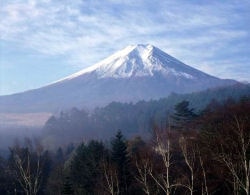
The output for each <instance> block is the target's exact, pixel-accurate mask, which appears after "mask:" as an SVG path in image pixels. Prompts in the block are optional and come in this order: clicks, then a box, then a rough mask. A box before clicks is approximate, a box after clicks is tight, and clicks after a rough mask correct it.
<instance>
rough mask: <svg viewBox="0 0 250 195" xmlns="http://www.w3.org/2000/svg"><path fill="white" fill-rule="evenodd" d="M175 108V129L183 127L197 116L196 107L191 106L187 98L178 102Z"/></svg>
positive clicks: (173, 123)
mask: <svg viewBox="0 0 250 195" xmlns="http://www.w3.org/2000/svg"><path fill="white" fill-rule="evenodd" d="M174 110H175V112H174V114H173V115H172V119H173V122H172V127H174V128H175V129H183V128H184V125H185V124H187V123H188V122H190V121H191V120H192V119H194V118H195V117H196V114H195V113H194V109H192V108H191V109H190V108H189V101H186V100H184V101H181V102H180V103H178V104H176V105H175V107H174Z"/></svg>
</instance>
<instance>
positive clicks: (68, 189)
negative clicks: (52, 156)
mask: <svg viewBox="0 0 250 195" xmlns="http://www.w3.org/2000/svg"><path fill="white" fill-rule="evenodd" d="M62 194H70V195H71V194H74V190H73V184H72V182H71V181H70V178H69V177H66V178H65V182H64V184H63V190H62Z"/></svg>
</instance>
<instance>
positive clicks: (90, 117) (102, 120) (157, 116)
mask: <svg viewBox="0 0 250 195" xmlns="http://www.w3.org/2000/svg"><path fill="white" fill-rule="evenodd" d="M243 95H244V96H245V97H249V96H250V85H235V86H230V87H222V88H218V89H208V90H206V91H202V92H197V93H191V94H175V93H173V94H171V95H169V96H168V97H166V98H162V99H159V100H151V101H148V102H146V101H139V102H137V103H117V102H113V103H110V104H109V105H107V106H105V107H103V108H96V109H95V110H94V111H93V112H91V113H88V112H86V111H84V110H78V109H76V108H74V109H72V110H71V111H68V112H67V113H64V112H62V113H61V115H60V116H58V117H51V118H50V119H49V120H48V121H47V123H46V125H45V127H44V132H45V134H44V136H45V139H46V137H47V136H48V137H49V139H50V140H51V139H52V141H53V144H55V145H56V146H59V145H63V144H65V142H66V143H67V142H69V141H68V140H70V141H72V142H74V141H76V142H80V141H82V140H81V138H82V137H84V139H85V140H90V139H91V138H93V137H96V138H97V139H109V138H110V137H111V136H112V135H113V134H114V133H115V130H117V129H122V130H123V133H124V135H125V136H126V137H129V138H130V137H133V136H134V135H140V136H142V137H143V138H148V137H150V135H151V130H152V124H158V125H160V126H162V125H163V124H165V123H166V119H167V118H169V116H170V115H171V114H172V113H173V111H174V106H175V105H176V104H178V103H180V102H182V101H188V102H189V106H190V108H193V109H195V110H196V111H197V112H199V111H201V110H203V109H204V108H205V107H206V106H207V105H208V104H209V103H210V102H211V100H214V101H216V102H218V103H221V102H223V101H225V100H226V99H228V98H229V97H230V98H232V99H233V100H235V101H238V100H239V99H240V97H242V96H243ZM58 135H61V136H60V137H58Z"/></svg>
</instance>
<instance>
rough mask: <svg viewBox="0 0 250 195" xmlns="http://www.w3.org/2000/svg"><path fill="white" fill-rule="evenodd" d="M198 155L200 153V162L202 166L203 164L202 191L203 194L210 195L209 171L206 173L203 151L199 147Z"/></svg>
mask: <svg viewBox="0 0 250 195" xmlns="http://www.w3.org/2000/svg"><path fill="white" fill-rule="evenodd" d="M198 155H199V162H200V166H201V170H202V177H203V182H202V187H201V191H202V195H208V187H207V173H206V170H205V167H204V162H203V159H202V156H201V152H200V150H199V149H198Z"/></svg>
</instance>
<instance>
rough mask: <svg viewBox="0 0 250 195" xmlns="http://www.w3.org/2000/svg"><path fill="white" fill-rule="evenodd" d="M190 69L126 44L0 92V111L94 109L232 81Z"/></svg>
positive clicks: (155, 50) (158, 52) (158, 53)
mask: <svg viewBox="0 0 250 195" xmlns="http://www.w3.org/2000/svg"><path fill="white" fill-rule="evenodd" d="M234 83H236V81H233V80H223V79H219V78H216V77H213V76H210V75H208V74H206V73H203V72H201V71H199V70H197V69H194V68H192V67H190V66H188V65H186V64H184V63H182V62H180V61H179V60H177V59H175V58H174V57H172V56H170V55H168V54H166V53H165V52H163V51H162V50H160V49H158V48H156V47H154V46H152V45H142V44H138V45H130V46H128V47H126V48H124V49H123V50H121V51H118V52H116V53H115V54H113V55H111V56H110V57H108V58H106V59H104V60H102V61H101V62H99V63H97V64H95V65H93V66H90V67H89V68H86V69H83V70H81V71H79V72H77V73H75V74H73V75H70V76H68V77H66V78H63V79H61V80H59V81H57V82H55V83H53V84H51V85H48V86H45V87H42V88H39V89H34V90H30V91H27V92H23V93H19V94H14V95H9V96H2V97H0V110H1V112H55V111H59V110H62V109H68V108H71V107H83V108H94V107H96V106H103V105H106V104H108V103H110V102H112V101H120V102H136V101H139V100H150V99H158V98H162V97H166V96H168V95H169V94H170V93H172V92H175V93H189V92H195V91H200V90H205V89H207V88H212V87H218V86H225V85H232V84H234Z"/></svg>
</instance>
